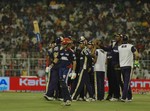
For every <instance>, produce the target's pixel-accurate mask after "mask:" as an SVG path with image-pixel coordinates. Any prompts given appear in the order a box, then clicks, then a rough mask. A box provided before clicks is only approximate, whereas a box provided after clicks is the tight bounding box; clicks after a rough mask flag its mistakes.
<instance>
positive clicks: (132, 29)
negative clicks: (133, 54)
mask: <svg viewBox="0 0 150 111" xmlns="http://www.w3.org/2000/svg"><path fill="white" fill-rule="evenodd" d="M149 13H150V4H149V3H148V1H147V0H132V1H125V0H116V1H115V2H112V0H101V1H100V2H99V0H93V1H91V0H82V2H81V1H80V2H79V1H78V0H1V3H0V35H1V37H0V53H1V68H2V67H3V66H2V62H3V58H24V59H25V58H44V57H45V55H46V54H45V53H43V52H40V50H39V48H38V44H37V42H36V38H35V34H34V31H33V30H34V29H33V21H34V20H37V21H38V22H39V27H40V32H41V36H42V46H43V47H47V46H48V44H49V43H50V42H52V41H53V40H54V39H56V38H57V37H59V36H72V37H73V38H74V39H75V40H77V39H78V38H79V37H80V36H81V35H84V36H85V37H87V38H88V40H91V39H94V38H100V39H103V40H104V41H105V43H108V41H109V40H110V39H112V38H113V35H114V33H127V34H128V35H129V37H130V40H131V41H130V42H132V43H133V44H134V45H136V47H137V49H138V51H139V53H140V60H141V67H143V68H144V69H143V70H145V69H147V70H148V72H150V64H149V63H150V62H149V60H150V56H149V55H150V37H149V35H150V23H149V19H150V18H149V17H150V16H149ZM145 61H146V62H145ZM147 61H148V62H147ZM33 67H34V65H33ZM42 67H44V66H42ZM34 68H35V67H34ZM16 75H17V74H16Z"/></svg>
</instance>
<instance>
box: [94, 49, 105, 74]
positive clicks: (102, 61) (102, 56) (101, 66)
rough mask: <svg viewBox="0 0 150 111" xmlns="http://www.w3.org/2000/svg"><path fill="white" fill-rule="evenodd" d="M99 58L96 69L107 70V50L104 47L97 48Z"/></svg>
mask: <svg viewBox="0 0 150 111" xmlns="http://www.w3.org/2000/svg"><path fill="white" fill-rule="evenodd" d="M95 53H96V55H97V60H96V63H95V65H94V71H103V72H105V71H106V67H105V63H106V52H105V51H103V50H102V49H96V52H95Z"/></svg>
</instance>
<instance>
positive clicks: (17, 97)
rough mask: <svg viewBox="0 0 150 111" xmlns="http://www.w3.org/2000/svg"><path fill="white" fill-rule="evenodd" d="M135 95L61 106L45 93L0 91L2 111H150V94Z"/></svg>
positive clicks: (0, 107)
mask: <svg viewBox="0 0 150 111" xmlns="http://www.w3.org/2000/svg"><path fill="white" fill-rule="evenodd" d="M133 97H134V100H133V101H132V102H126V103H123V102H109V101H102V102H101V101H95V102H85V101H76V102H72V105H71V106H61V101H46V100H45V99H44V98H43V93H14V92H12V93H10V92H0V111H150V94H145V95H140V94H135V95H133Z"/></svg>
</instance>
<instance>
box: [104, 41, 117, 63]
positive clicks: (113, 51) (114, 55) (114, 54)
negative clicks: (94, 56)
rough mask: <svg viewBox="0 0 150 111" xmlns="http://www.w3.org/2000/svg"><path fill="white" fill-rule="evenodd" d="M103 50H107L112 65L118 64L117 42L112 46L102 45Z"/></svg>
mask: <svg viewBox="0 0 150 111" xmlns="http://www.w3.org/2000/svg"><path fill="white" fill-rule="evenodd" d="M102 49H103V50H104V51H107V52H109V53H110V54H109V55H111V57H112V59H111V60H112V65H118V64H119V51H118V43H117V42H116V43H115V45H114V46H108V47H102Z"/></svg>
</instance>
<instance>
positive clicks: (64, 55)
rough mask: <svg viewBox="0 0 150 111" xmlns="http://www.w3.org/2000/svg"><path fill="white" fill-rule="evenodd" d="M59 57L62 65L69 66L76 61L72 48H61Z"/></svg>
mask: <svg viewBox="0 0 150 111" xmlns="http://www.w3.org/2000/svg"><path fill="white" fill-rule="evenodd" d="M57 58H58V59H59V63H60V64H61V65H60V67H67V66H69V65H70V64H72V62H73V61H76V56H75V53H74V52H73V51H72V50H71V49H62V50H60V52H59V54H58V56H57Z"/></svg>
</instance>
